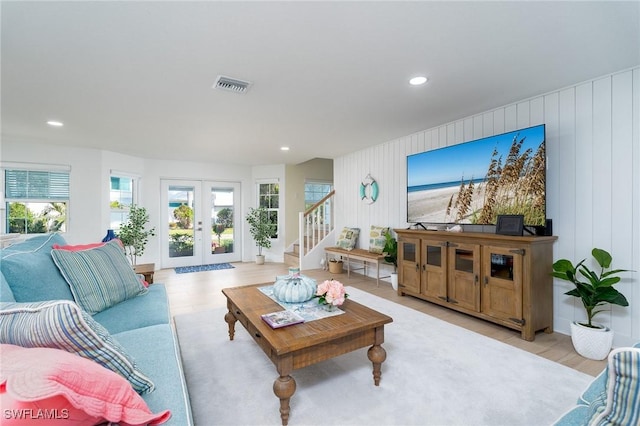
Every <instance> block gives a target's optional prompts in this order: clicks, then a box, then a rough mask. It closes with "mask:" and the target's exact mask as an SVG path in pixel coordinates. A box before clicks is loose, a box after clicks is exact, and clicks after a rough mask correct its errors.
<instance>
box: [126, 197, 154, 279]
mask: <svg viewBox="0 0 640 426" xmlns="http://www.w3.org/2000/svg"><path fill="white" fill-rule="evenodd" d="M148 222H149V214H148V213H147V209H145V208H144V207H138V206H137V205H135V204H132V205H131V207H129V217H128V219H127V221H126V222H124V223H123V224H122V225H120V230H119V231H118V238H120V241H122V244H123V245H124V250H125V253H126V254H127V256H129V258H130V259H131V264H132V265H134V266H135V265H136V263H137V260H138V256H142V255H143V254H144V249H145V247H146V246H147V242H149V237H152V236H154V235H156V234H155V232H156V228H155V227H154V228H151V229H146V225H147V223H148Z"/></svg>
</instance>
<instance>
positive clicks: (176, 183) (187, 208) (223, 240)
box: [160, 179, 242, 268]
mask: <svg viewBox="0 0 640 426" xmlns="http://www.w3.org/2000/svg"><path fill="white" fill-rule="evenodd" d="M161 186H162V197H161V198H162V199H161V203H162V205H163V206H164V208H163V209H162V222H161V223H163V224H164V225H163V226H162V227H161V230H160V238H161V242H162V243H161V250H162V256H161V259H162V267H163V268H175V267H177V266H196V265H207V264H211V263H224V262H237V261H240V260H241V253H242V248H241V247H240V244H241V241H242V240H241V238H240V232H236V225H237V229H238V230H239V229H240V225H241V223H242V222H241V217H240V204H239V203H240V199H241V197H240V183H239V182H214V181H198V180H170V179H164V180H162V185H161Z"/></svg>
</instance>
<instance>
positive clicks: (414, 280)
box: [398, 237, 420, 293]
mask: <svg viewBox="0 0 640 426" xmlns="http://www.w3.org/2000/svg"><path fill="white" fill-rule="evenodd" d="M398 259H399V260H400V262H399V263H398V286H399V287H398V288H399V289H400V290H402V289H406V290H408V291H410V292H413V293H420V239H417V238H403V237H400V238H399V239H398Z"/></svg>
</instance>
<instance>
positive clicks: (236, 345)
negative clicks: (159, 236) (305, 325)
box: [175, 287, 593, 426]
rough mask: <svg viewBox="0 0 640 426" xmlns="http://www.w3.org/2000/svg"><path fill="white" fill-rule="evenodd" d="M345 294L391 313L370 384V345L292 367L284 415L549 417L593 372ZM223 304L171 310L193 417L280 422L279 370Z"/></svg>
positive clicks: (385, 419)
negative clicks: (232, 322)
mask: <svg viewBox="0 0 640 426" xmlns="http://www.w3.org/2000/svg"><path fill="white" fill-rule="evenodd" d="M347 292H348V293H349V295H350V298H351V299H353V300H355V301H357V302H359V303H361V304H364V305H366V306H369V307H371V308H373V309H376V310H378V311H380V312H382V313H385V314H387V315H389V316H391V317H392V318H393V319H394V322H393V323H391V324H388V325H387V326H385V343H384V344H383V347H384V348H385V349H386V351H387V360H386V361H385V362H384V363H383V364H382V380H381V382H380V386H379V387H376V386H374V385H373V377H372V374H371V371H372V365H371V362H369V360H368V358H367V354H366V350H367V348H363V349H360V350H358V351H355V352H352V353H349V354H346V355H342V356H340V357H338V358H334V359H332V360H329V361H325V362H322V363H320V364H316V365H313V366H310V367H307V368H304V369H300V370H296V371H294V373H293V377H294V378H295V380H296V382H297V390H296V392H295V394H294V395H293V397H292V398H291V415H290V418H289V424H290V425H291V426H296V425H325V424H326V425H461V426H462V425H491V426H498V425H504V426H516V425H531V426H538V425H549V424H551V423H553V421H554V420H556V419H557V418H558V417H559V416H560V415H561V414H562V413H564V412H565V411H566V410H567V409H569V408H570V407H571V406H572V405H573V404H574V403H575V401H576V399H577V397H578V396H579V394H580V393H581V392H582V391H583V390H584V389H585V388H586V387H587V385H588V383H589V382H590V381H591V380H592V379H593V378H592V377H591V376H589V375H586V374H583V373H580V372H578V371H575V370H572V369H570V368H568V367H565V366H563V365H560V364H556V363H554V362H552V361H549V360H546V359H544V358H541V357H538V356H536V355H533V354H531V353H528V352H524V351H522V350H520V349H517V348H514V347H512V346H509V345H506V344H504V343H501V342H498V341H496V340H493V339H490V338H488V337H485V336H482V335H479V334H477V333H474V332H471V331H469V330H466V329H464V328H461V327H457V326H455V325H451V324H449V323H447V322H444V321H441V320H439V319H436V318H433V317H430V316H428V315H426V314H423V313H420V312H417V311H414V310H412V309H409V308H406V307H404V306H401V305H398V304H397V303H393V302H390V301H387V300H385V299H382V298H379V297H376V296H373V295H371V294H369V293H366V292H363V291H360V290H357V289H355V288H351V287H349V288H348V289H347ZM225 313H226V309H215V310H209V311H202V312H198V313H193V314H187V315H179V316H176V317H175V323H176V328H177V331H178V338H179V341H180V347H181V352H182V358H183V364H184V368H185V374H186V379H187V385H188V387H189V393H190V397H191V404H192V408H193V414H194V419H195V423H196V425H202V426H208V425H279V424H280V412H279V400H278V399H277V398H276V396H275V395H274V394H273V390H272V386H273V381H274V380H275V378H276V377H277V372H276V370H275V367H274V366H273V364H272V363H271V362H270V361H269V359H268V358H267V357H266V355H265V354H264V353H263V352H262V350H261V349H260V348H259V347H258V346H257V345H256V344H255V343H254V341H253V340H252V339H251V337H250V336H249V335H248V333H247V332H246V330H245V329H244V328H243V327H242V325H240V323H237V325H236V336H235V340H234V341H229V337H228V327H227V323H226V322H225V321H224V314H225Z"/></svg>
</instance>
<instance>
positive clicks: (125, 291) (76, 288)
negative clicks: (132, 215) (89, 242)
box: [51, 240, 148, 315]
mask: <svg viewBox="0 0 640 426" xmlns="http://www.w3.org/2000/svg"><path fill="white" fill-rule="evenodd" d="M51 256H52V257H53V261H54V262H55V264H56V265H57V266H58V269H59V270H60V273H62V276H63V277H64V279H65V280H66V281H67V283H69V287H71V293H72V294H73V298H74V299H75V301H76V303H77V304H78V305H80V307H81V308H82V309H84V310H85V311H86V312H87V313H89V314H90V315H95V314H97V313H98V312H102V311H104V310H105V309H107V308H110V307H111V306H113V305H115V304H118V303H120V302H122V301H125V300H127V299H131V298H133V297H136V296H139V295H141V294H144V293H146V292H147V291H148V290H147V288H146V287H145V286H144V285H142V283H141V282H140V280H139V279H138V277H137V276H136V274H135V272H134V271H133V268H132V267H131V265H130V264H129V261H128V260H127V257H126V255H125V254H124V250H123V249H122V246H121V245H120V242H119V240H111V241H109V242H107V243H106V244H105V245H103V246H100V247H94V248H91V249H88V250H79V251H69V250H63V249H54V250H51Z"/></svg>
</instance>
